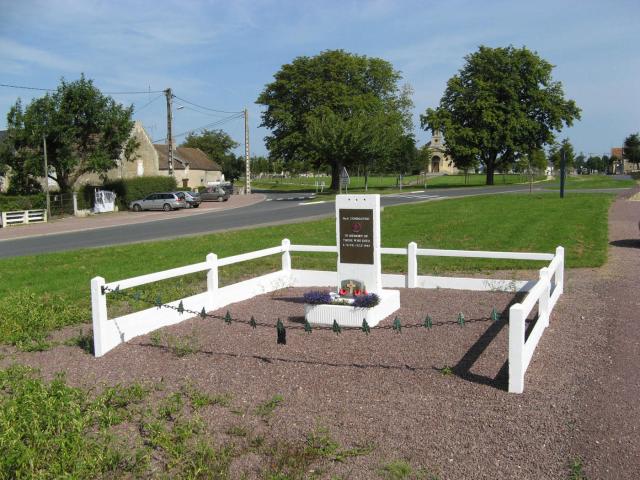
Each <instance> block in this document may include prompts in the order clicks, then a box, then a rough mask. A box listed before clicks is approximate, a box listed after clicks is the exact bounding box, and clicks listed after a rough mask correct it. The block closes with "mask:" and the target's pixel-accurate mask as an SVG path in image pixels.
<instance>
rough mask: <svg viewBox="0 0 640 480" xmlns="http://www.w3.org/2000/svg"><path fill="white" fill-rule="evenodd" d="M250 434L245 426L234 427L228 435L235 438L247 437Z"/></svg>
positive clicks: (229, 429) (228, 431) (230, 428)
mask: <svg viewBox="0 0 640 480" xmlns="http://www.w3.org/2000/svg"><path fill="white" fill-rule="evenodd" d="M248 434H249V430H248V429H247V427H245V426H243V425H233V426H232V427H229V428H228V429H227V435H232V436H234V437H246V436H247V435H248Z"/></svg>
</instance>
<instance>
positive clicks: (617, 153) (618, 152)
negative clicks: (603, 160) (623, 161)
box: [611, 147, 623, 158]
mask: <svg viewBox="0 0 640 480" xmlns="http://www.w3.org/2000/svg"><path fill="white" fill-rule="evenodd" d="M622 152H623V150H622V147H614V148H612V149H611V156H612V157H613V156H616V157H618V158H622V157H623V155H622Z"/></svg>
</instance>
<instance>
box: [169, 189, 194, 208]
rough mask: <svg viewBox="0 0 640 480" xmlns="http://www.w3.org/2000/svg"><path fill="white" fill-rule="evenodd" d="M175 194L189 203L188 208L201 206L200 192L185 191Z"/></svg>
mask: <svg viewBox="0 0 640 480" xmlns="http://www.w3.org/2000/svg"><path fill="white" fill-rule="evenodd" d="M174 193H175V194H176V195H178V197H180V198H183V199H184V200H185V202H187V208H198V207H199V206H200V194H199V193H198V192H190V191H183V192H174Z"/></svg>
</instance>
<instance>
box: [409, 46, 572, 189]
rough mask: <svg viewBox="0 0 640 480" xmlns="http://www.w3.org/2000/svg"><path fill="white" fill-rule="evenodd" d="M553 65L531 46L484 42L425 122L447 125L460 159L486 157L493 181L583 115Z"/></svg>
mask: <svg viewBox="0 0 640 480" xmlns="http://www.w3.org/2000/svg"><path fill="white" fill-rule="evenodd" d="M552 69H553V65H551V64H550V63H549V62H547V61H545V60H543V59H542V58H540V57H539V56H538V55H537V54H536V53H535V52H532V51H530V50H528V49H527V48H525V47H523V48H514V47H513V46H509V47H505V48H489V47H485V46H481V47H480V48H479V49H478V51H477V52H474V53H472V54H470V55H467V56H466V57H465V65H464V66H463V67H462V69H461V70H460V71H459V72H458V73H457V74H456V75H454V76H453V77H452V78H451V79H449V81H448V82H447V88H446V90H445V92H444V95H443V96H442V98H441V100H440V105H439V106H438V107H437V108H436V109H431V108H429V109H427V111H426V112H425V114H424V115H422V116H421V124H422V127H423V128H424V129H425V130H426V129H429V130H436V129H438V130H440V131H442V133H443V134H444V136H445V139H446V148H447V150H448V153H449V155H451V156H452V157H453V159H454V163H455V161H456V158H461V159H463V160H464V161H465V162H468V160H469V158H475V159H477V161H479V162H481V163H482V164H483V165H484V166H485V169H486V173H487V185H492V184H493V174H494V171H495V170H496V169H500V168H503V167H504V166H505V165H508V164H512V163H513V162H514V161H515V159H517V158H519V157H520V156H521V155H524V154H526V153H527V152H532V151H534V150H535V149H539V148H542V146H543V145H546V144H550V143H551V142H553V140H554V131H559V130H560V129H562V127H563V125H572V123H573V121H574V120H575V119H579V118H580V109H579V108H578V107H577V106H576V104H575V102H574V101H573V100H567V99H565V98H564V93H563V90H562V85H561V83H560V82H557V81H554V80H553V79H552V76H551V72H552Z"/></svg>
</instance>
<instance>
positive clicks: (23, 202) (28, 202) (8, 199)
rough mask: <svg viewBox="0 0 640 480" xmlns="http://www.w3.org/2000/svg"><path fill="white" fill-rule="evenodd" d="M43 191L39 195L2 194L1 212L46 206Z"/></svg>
mask: <svg viewBox="0 0 640 480" xmlns="http://www.w3.org/2000/svg"><path fill="white" fill-rule="evenodd" d="M46 203H47V202H46V199H45V196H44V194H43V193H39V194H37V195H0V212H12V211H15V210H39V209H41V208H46Z"/></svg>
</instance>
